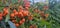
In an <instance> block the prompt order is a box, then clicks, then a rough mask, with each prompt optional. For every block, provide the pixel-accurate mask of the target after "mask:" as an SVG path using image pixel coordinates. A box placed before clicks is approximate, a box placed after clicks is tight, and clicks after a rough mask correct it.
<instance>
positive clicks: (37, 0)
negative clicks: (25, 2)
mask: <svg viewBox="0 0 60 28" xmlns="http://www.w3.org/2000/svg"><path fill="white" fill-rule="evenodd" d="M30 1H32V0H30ZM34 2H45V0H34Z"/></svg>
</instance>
